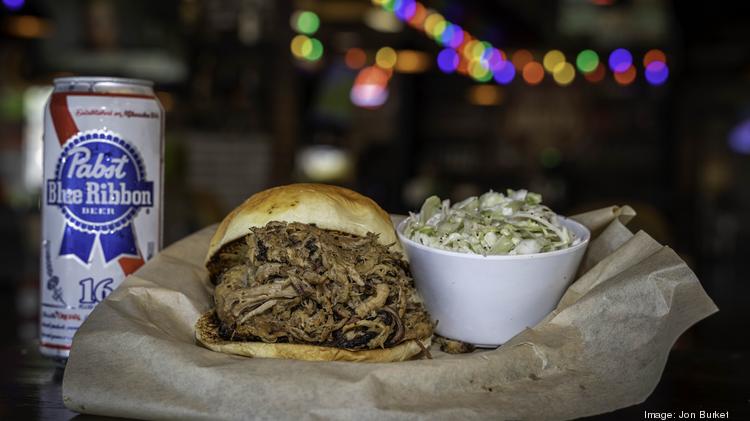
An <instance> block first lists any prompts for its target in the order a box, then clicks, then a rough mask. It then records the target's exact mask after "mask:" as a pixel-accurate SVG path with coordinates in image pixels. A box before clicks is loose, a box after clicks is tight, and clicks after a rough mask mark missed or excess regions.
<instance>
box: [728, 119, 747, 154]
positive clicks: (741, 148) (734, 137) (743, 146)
mask: <svg viewBox="0 0 750 421" xmlns="http://www.w3.org/2000/svg"><path fill="white" fill-rule="evenodd" d="M729 147H730V148H731V149H732V150H733V151H735V152H737V153H741V154H743V155H750V119H747V120H745V121H743V122H741V123H740V124H738V125H737V126H736V127H735V128H734V129H732V131H731V132H730V133H729Z"/></svg>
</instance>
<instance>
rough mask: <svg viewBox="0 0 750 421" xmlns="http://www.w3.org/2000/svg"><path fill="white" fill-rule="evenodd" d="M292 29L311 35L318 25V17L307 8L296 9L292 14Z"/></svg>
mask: <svg viewBox="0 0 750 421" xmlns="http://www.w3.org/2000/svg"><path fill="white" fill-rule="evenodd" d="M290 23H291V25H292V29H294V30H295V31H297V32H300V33H303V34H306V35H313V34H314V33H315V32H317V31H318V28H319V27H320V18H319V17H318V15H316V14H315V13H314V12H311V11H309V10H304V11H302V10H298V11H296V12H294V13H293V14H292V19H291V22H290Z"/></svg>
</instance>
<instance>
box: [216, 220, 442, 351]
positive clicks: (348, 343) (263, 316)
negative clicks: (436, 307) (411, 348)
mask: <svg viewBox="0 0 750 421" xmlns="http://www.w3.org/2000/svg"><path fill="white" fill-rule="evenodd" d="M209 270H210V272H211V276H212V280H213V281H214V283H215V284H217V285H216V289H215V291H214V302H215V304H216V314H217V316H218V319H219V320H220V322H221V328H220V334H221V335H222V336H223V337H224V338H225V339H229V340H239V341H246V340H250V341H263V342H271V343H274V342H290V343H303V344H314V345H325V346H334V347H338V348H346V349H352V350H357V349H374V348H383V347H391V346H394V345H397V344H399V343H401V342H403V341H407V340H410V339H423V338H425V337H428V336H430V335H431V334H432V327H433V326H432V324H431V322H430V318H429V315H428V314H427V312H426V311H425V309H424V306H423V305H422V302H421V300H420V298H419V296H418V295H417V293H416V290H415V288H414V282H413V280H412V279H411V276H410V273H409V268H408V265H407V263H406V262H405V261H404V260H403V258H402V257H401V255H400V254H399V253H397V252H393V251H390V250H389V249H388V247H386V246H384V245H381V244H379V243H378V242H377V235H376V234H372V233H369V234H368V235H367V236H366V237H361V236H356V235H352V234H346V233H342V232H338V231H331V230H324V229H320V228H317V227H315V226H314V225H309V224H300V223H288V224H287V223H283V222H270V223H269V224H268V225H266V226H265V227H262V228H253V229H252V230H251V232H250V233H249V234H248V235H247V236H245V237H244V238H242V239H239V240H236V241H234V242H232V243H231V244H229V245H227V246H225V247H224V248H222V250H221V251H220V252H219V253H218V254H217V255H216V256H215V257H214V258H213V259H212V261H211V262H210V263H209Z"/></svg>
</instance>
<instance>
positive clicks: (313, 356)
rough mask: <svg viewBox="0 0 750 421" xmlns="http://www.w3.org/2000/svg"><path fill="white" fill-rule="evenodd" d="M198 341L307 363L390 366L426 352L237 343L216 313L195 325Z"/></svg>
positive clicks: (412, 347)
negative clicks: (229, 337) (221, 330)
mask: <svg viewBox="0 0 750 421" xmlns="http://www.w3.org/2000/svg"><path fill="white" fill-rule="evenodd" d="M195 338H196V339H197V340H198V342H199V343H200V344H202V345H203V346H205V347H206V348H208V349H210V350H212V351H217V352H223V353H225V354H235V355H241V356H244V357H253V358H283V359H295V360H305V361H358V362H371V363H378V362H380V363H386V362H395V361H406V360H408V359H411V358H412V357H414V356H416V355H417V354H419V353H420V352H422V347H420V346H419V344H418V343H417V341H415V340H411V341H407V342H403V343H401V344H399V345H397V346H395V347H392V348H378V349H367V350H361V351H349V350H347V349H341V348H333V347H327V346H316V345H301V344H289V343H276V344H274V343H264V342H236V341H227V340H224V339H222V338H221V336H219V325H218V322H217V320H216V317H215V315H214V312H213V311H209V312H207V313H205V314H203V315H202V316H201V317H200V319H198V322H197V323H196V324H195ZM421 343H422V346H424V348H425V349H428V348H429V347H430V343H431V341H430V338H426V339H422V340H421Z"/></svg>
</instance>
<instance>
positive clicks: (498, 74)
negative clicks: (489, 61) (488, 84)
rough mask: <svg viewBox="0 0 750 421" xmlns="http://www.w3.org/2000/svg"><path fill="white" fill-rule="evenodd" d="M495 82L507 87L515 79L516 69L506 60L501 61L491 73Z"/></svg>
mask: <svg viewBox="0 0 750 421" xmlns="http://www.w3.org/2000/svg"><path fill="white" fill-rule="evenodd" d="M493 76H494V78H495V82H497V83H499V84H501V85H507V84H509V83H511V82H512V81H513V78H515V77H516V68H515V66H513V63H511V62H510V61H508V60H503V62H502V64H500V66H498V68H497V69H495V70H494V71H493Z"/></svg>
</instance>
